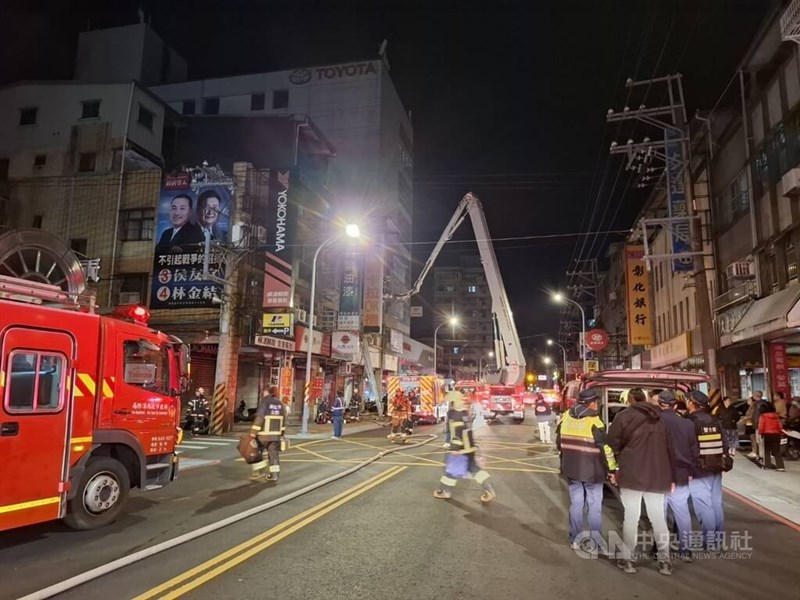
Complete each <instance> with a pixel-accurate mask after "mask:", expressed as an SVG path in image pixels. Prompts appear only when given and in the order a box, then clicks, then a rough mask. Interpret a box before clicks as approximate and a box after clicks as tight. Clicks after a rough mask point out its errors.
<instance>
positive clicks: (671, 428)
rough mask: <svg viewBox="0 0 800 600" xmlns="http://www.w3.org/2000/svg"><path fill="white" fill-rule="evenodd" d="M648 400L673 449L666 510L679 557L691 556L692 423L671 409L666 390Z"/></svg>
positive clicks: (694, 443)
mask: <svg viewBox="0 0 800 600" xmlns="http://www.w3.org/2000/svg"><path fill="white" fill-rule="evenodd" d="M650 401H651V402H652V403H653V404H655V405H657V406H658V407H659V408H660V409H661V422H662V423H664V425H665V426H666V427H667V431H668V432H669V436H670V439H671V440H672V447H673V450H674V452H675V477H676V479H675V489H674V490H673V491H672V492H670V493H669V494H667V512H670V511H671V512H672V516H673V518H674V519H675V527H676V528H677V532H678V542H679V545H678V548H679V551H680V555H681V559H682V560H684V561H686V562H690V561H691V560H692V555H691V551H690V548H689V541H690V539H691V532H692V515H691V513H690V512H689V495H690V492H689V482H690V481H691V480H692V477H693V476H694V469H695V465H697V459H698V456H699V448H698V445H697V436H696V435H695V431H694V425H693V424H692V422H691V421H689V420H688V419H684V418H683V417H681V416H680V415H679V414H678V413H676V412H675V408H676V406H677V399H676V398H675V394H674V393H673V392H672V391H670V390H660V391H658V393H654V394H653V395H651V397H650Z"/></svg>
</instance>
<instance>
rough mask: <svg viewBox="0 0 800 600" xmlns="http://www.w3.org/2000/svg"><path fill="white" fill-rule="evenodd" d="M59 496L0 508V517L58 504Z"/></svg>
mask: <svg viewBox="0 0 800 600" xmlns="http://www.w3.org/2000/svg"><path fill="white" fill-rule="evenodd" d="M60 502H61V496H53V497H52V498H42V499H41V500H31V501H30V502H20V503H19V504H7V505H5V506H0V515H2V514H5V513H10V512H16V511H18V510H29V509H31V508H39V507H40V506H47V505H49V504H59V503H60Z"/></svg>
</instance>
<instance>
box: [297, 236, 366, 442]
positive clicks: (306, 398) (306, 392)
mask: <svg viewBox="0 0 800 600" xmlns="http://www.w3.org/2000/svg"><path fill="white" fill-rule="evenodd" d="M360 236H361V231H360V230H359V228H358V225H355V224H353V223H349V224H347V225H346V226H345V228H344V232H341V231H340V232H337V233H335V234H333V235H332V236H331V237H329V238H328V239H327V240H325V241H324V242H322V244H320V246H319V248H317V251H316V252H314V260H313V261H312V262H311V297H310V299H309V301H308V344H307V348H306V380H305V385H304V388H303V421H302V423H301V426H300V435H303V436H305V435H308V413H309V406H308V405H309V403H310V401H311V350H312V348H313V347H314V296H315V294H316V292H317V258H319V253H320V252H322V249H323V248H325V247H327V246H330V245H331V244H333V243H334V242H336V241H338V240H339V239H341V238H342V237H349V238H357V237H360Z"/></svg>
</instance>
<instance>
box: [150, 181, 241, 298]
mask: <svg viewBox="0 0 800 600" xmlns="http://www.w3.org/2000/svg"><path fill="white" fill-rule="evenodd" d="M232 197H233V179H231V178H230V177H228V176H226V175H225V174H224V173H223V172H222V171H220V170H219V169H217V168H216V167H197V168H193V169H188V170H186V171H181V172H178V173H171V174H168V175H166V176H165V178H164V184H163V186H162V188H161V197H160V200H159V203H158V214H157V215H156V230H155V236H154V237H155V239H156V247H155V252H154V253H153V285H152V293H151V295H150V307H151V308H167V309H175V308H207V307H213V306H215V305H214V301H213V299H214V298H215V297H217V298H218V297H219V296H220V293H221V290H220V286H219V285H218V284H217V283H215V282H213V281H208V280H206V279H205V278H204V277H203V264H204V261H205V248H206V241H208V245H209V248H210V251H209V258H208V272H209V274H210V275H213V276H215V277H218V278H221V279H224V277H225V274H224V273H223V272H222V256H221V253H220V251H219V250H217V249H216V247H217V246H219V245H223V246H224V245H225V244H227V243H228V240H229V229H230V212H231V200H232Z"/></svg>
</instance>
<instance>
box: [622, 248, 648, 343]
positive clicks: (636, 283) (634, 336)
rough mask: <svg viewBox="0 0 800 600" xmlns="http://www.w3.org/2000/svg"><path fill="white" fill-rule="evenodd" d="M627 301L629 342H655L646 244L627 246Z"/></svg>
mask: <svg viewBox="0 0 800 600" xmlns="http://www.w3.org/2000/svg"><path fill="white" fill-rule="evenodd" d="M625 301H626V305H627V310H628V343H629V344H630V345H631V346H649V345H651V344H652V343H653V325H652V321H653V319H652V310H651V307H650V276H649V273H648V272H647V269H646V268H645V264H644V246H626V247H625Z"/></svg>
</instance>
